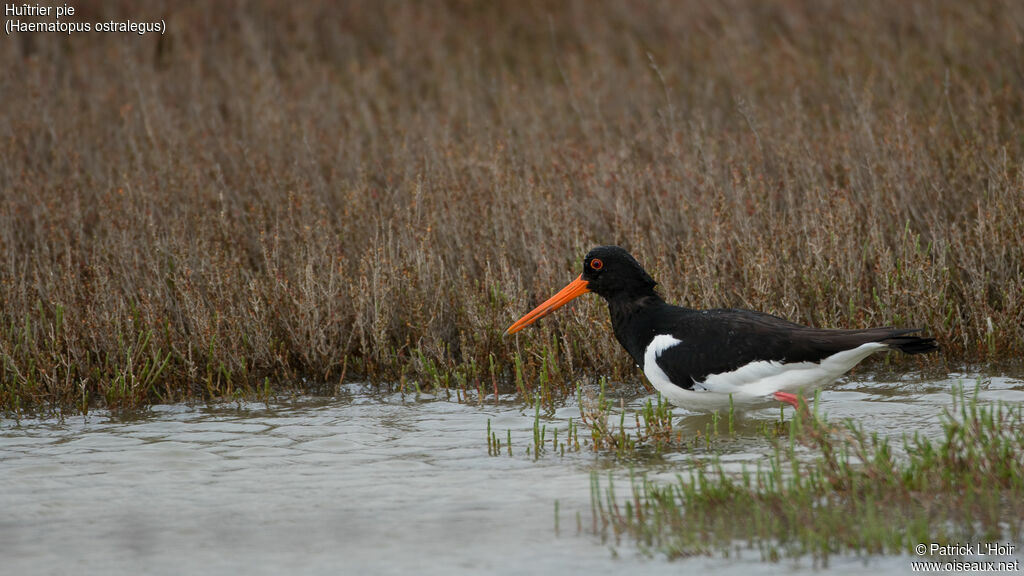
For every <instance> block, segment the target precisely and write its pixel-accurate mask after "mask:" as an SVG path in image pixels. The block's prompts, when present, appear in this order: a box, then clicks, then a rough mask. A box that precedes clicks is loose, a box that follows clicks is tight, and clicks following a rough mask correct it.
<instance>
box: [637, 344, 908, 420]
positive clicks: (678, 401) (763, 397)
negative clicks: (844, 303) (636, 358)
mask: <svg viewBox="0 0 1024 576" xmlns="http://www.w3.org/2000/svg"><path fill="white" fill-rule="evenodd" d="M680 343H681V341H680V340H678V339H676V338H675V337H673V336H671V335H668V334H659V335H658V336H655V337H654V339H653V340H651V343H650V344H649V345H648V346H647V349H646V350H645V351H644V365H643V371H644V375H645V376H647V379H648V380H649V381H650V382H651V384H652V385H653V386H654V387H655V388H656V389H657V390H658V392H661V394H662V395H663V396H664V397H665V398H666V399H667V400H668V401H669V402H671V403H673V404H675V405H676V406H680V407H682V408H688V409H692V410H718V409H721V408H727V407H728V406H729V398H730V396H731V397H732V403H733V405H734V406H736V407H745V406H751V405H755V404H763V403H768V402H772V401H774V400H773V399H772V394H774V393H775V392H790V393H797V392H803V391H806V390H810V389H814V388H817V387H819V386H824V385H826V384H831V383H832V382H834V381H835V380H836V379H838V378H839V377H840V376H842V375H843V374H845V373H846V372H847V371H849V370H850V369H851V368H853V367H854V366H856V365H857V363H858V362H860V361H861V360H863V359H864V358H867V357H868V356H870V355H871V354H873V353H875V352H878V351H880V350H884V349H886V348H888V346H886V345H885V344H881V343H878V342H869V343H867V344H862V345H860V346H858V347H857V348H853V349H851V350H844V351H842V352H837V353H835V354H833V355H831V356H829V357H827V358H825V359H823V360H822V361H821V362H791V363H782V362H777V361H768V360H759V361H757V362H751V363H750V364H746V365H744V366H741V367H739V368H737V369H736V370H733V371H731V372H723V373H720V374H710V375H708V377H707V378H705V380H704V381H703V382H694V383H693V388H692V389H690V390H687V389H685V388H681V387H679V386H676V385H675V384H673V383H672V381H671V380H669V378H668V375H667V374H665V371H664V370H662V369H661V366H659V365H658V362H657V360H658V358H659V357H661V355H662V354H663V353H664V352H665V350H668V349H669V348H671V347H673V346H676V345H678V344H680Z"/></svg>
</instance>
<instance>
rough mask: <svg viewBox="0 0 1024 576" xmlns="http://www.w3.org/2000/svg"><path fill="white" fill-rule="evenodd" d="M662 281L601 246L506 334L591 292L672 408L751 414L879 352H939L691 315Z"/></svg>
mask: <svg viewBox="0 0 1024 576" xmlns="http://www.w3.org/2000/svg"><path fill="white" fill-rule="evenodd" d="M655 285H656V282H655V281H654V279H653V278H651V277H650V275H648V274H647V272H646V271H645V270H644V269H643V267H642V266H641V265H640V263H639V262H637V261H636V259H635V258H633V256H632V255H630V254H629V253H628V252H626V251H625V250H623V249H622V248H619V247H618V246H599V247H597V248H594V249H593V250H591V251H590V252H589V253H588V254H587V256H586V258H584V259H583V273H582V274H580V276H579V277H578V278H577V279H576V280H573V281H572V282H571V283H569V285H568V286H566V287H565V288H563V289H562V290H560V291H559V292H558V293H557V294H555V295H554V296H552V297H551V298H550V299H548V300H547V301H545V302H544V303H543V304H541V305H540V306H538V307H537V308H535V309H534V310H532V311H531V312H530V313H528V314H526V315H525V316H523V317H522V318H520V319H519V320H518V321H517V322H516V323H515V324H513V325H512V326H510V327H509V328H508V330H506V331H505V333H506V334H513V333H515V332H518V331H519V330H522V329H523V328H524V327H526V326H527V325H529V324H532V323H533V322H535V321H537V320H538V319H540V318H543V317H544V316H546V315H548V314H550V313H551V312H553V311H554V310H556V309H557V308H559V307H561V306H563V305H564V304H566V303H567V302H569V301H570V300H572V299H573V298H576V297H577V296H580V295H582V294H585V293H587V292H594V293H596V294H597V295H598V296H600V297H602V298H604V299H605V301H606V302H607V303H608V311H609V312H610V313H611V319H612V328H613V329H614V330H615V337H616V338H617V339H618V341H619V343H620V344H622V347H623V348H625V349H626V351H627V352H629V355H630V356H632V357H633V360H634V361H635V362H636V365H637V367H638V368H640V369H641V370H643V372H644V375H646V376H647V379H648V380H649V381H650V382H651V384H652V385H653V386H654V387H655V388H656V389H657V390H658V391H659V392H661V394H662V395H663V396H664V397H665V398H666V399H667V400H668V401H669V402H671V403H673V404H675V405H677V406H680V407H683V408H687V409H693V410H717V409H720V408H724V407H728V406H729V405H730V398H731V402H732V403H733V405H734V406H736V407H752V406H755V405H758V404H763V403H766V402H771V401H772V400H778V401H781V402H786V403H789V404H792V405H793V406H798V402H797V396H796V394H797V393H801V392H808V391H811V390H813V389H815V388H817V387H820V386H824V385H827V384H831V383H832V382H834V381H835V380H837V379H838V378H839V377H841V376H842V375H843V374H845V373H846V372H848V371H849V370H850V369H851V368H853V367H854V366H856V365H857V363H859V362H860V361H861V360H863V359H865V358H867V357H868V356H870V355H871V354H874V353H875V352H881V351H884V350H899V351H901V352H904V353H906V354H923V353H926V352H932V351H934V350H937V349H938V345H937V344H936V343H935V339H934V338H923V337H919V336H911V335H910V334H912V333H914V332H919V331H920V330H919V329H898V328H891V327H884V328H868V329H864V330H841V329H839V330H837V329H822V328H812V327H809V326H803V325H800V324H795V323H793V322H790V321H788V320H784V319H782V318H779V317H778V316H772V315H770V314H765V313H762V312H754V311H751V310H738V309H716V310H694V309H691V308H684V307H680V306H672V305H670V304H667V303H666V302H665V300H664V299H662V297H661V296H660V295H659V294H658V293H657V292H655V290H654V286H655Z"/></svg>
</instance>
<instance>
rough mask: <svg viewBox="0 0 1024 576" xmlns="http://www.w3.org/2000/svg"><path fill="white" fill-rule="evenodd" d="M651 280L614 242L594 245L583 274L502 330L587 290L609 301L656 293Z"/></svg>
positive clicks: (531, 319)
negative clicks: (610, 244)
mask: <svg viewBox="0 0 1024 576" xmlns="http://www.w3.org/2000/svg"><path fill="white" fill-rule="evenodd" d="M655 284H656V282H655V281H654V279H653V278H651V277H650V276H649V275H648V274H647V272H646V271H644V268H643V266H641V265H640V263H639V262H637V261H636V258H633V257H632V256H630V255H629V252H626V251H625V250H623V249H622V248H619V247H618V246H598V247H597V248H594V249H593V250H591V251H590V252H589V253H588V254H587V257H586V258H584V259H583V274H580V277H579V278H577V279H575V280H573V281H572V282H570V283H569V284H568V285H567V286H566V287H565V288H562V289H561V290H559V291H558V293H557V294H555V295H554V296H552V297H551V298H548V299H547V300H545V301H544V302H543V303H542V304H541V305H540V306H537V307H536V308H534V309H533V310H531V311H530V312H529V313H527V314H526V316H523V317H522V318H520V319H519V320H517V321H516V322H515V323H514V324H512V325H511V326H509V328H508V330H505V333H506V334H515V333H516V332H518V331H520V330H522V329H523V328H525V327H526V326H529V325H530V324H533V323H534V322H536V321H537V320H539V319H541V318H543V317H545V316H547V315H548V314H550V313H552V312H554V311H555V310H557V309H558V308H560V307H562V306H564V305H565V304H567V303H568V302H569V301H570V300H572V299H573V298H576V297H577V296H580V295H582V294H586V293H587V292H594V293H596V294H597V295H598V296H601V297H602V298H604V299H605V300H607V301H608V303H609V305H612V302H613V301H617V302H622V301H623V300H633V301H644V300H646V299H647V298H648V297H651V296H654V297H657V295H656V294H655V293H654V285H655Z"/></svg>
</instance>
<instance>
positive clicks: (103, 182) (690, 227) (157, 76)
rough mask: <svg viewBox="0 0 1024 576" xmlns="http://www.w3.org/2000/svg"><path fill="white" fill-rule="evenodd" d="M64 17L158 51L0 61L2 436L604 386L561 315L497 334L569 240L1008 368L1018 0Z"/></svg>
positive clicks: (595, 316)
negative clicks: (94, 414)
mask: <svg viewBox="0 0 1024 576" xmlns="http://www.w3.org/2000/svg"><path fill="white" fill-rule="evenodd" d="M76 7H77V9H78V16H79V18H81V19H82V20H111V19H113V20H124V19H128V18H131V19H136V20H144V19H147V18H165V19H166V20H167V24H168V27H169V30H170V31H169V32H168V33H167V35H165V36H156V35H146V36H143V37H139V36H135V35H117V34H91V35H84V34H82V35H72V36H64V35H43V34H37V35H20V36H19V35H15V36H11V37H5V38H4V40H3V41H0V93H2V94H3V111H2V114H0V406H2V407H3V408H4V409H6V410H11V409H13V410H20V409H28V408H32V407H36V408H40V407H42V408H45V407H61V408H67V407H78V408H79V409H83V410H84V409H88V407H89V406H90V405H92V404H96V403H101V404H105V405H106V406H108V407H110V408H114V409H117V408H122V407H124V408H130V407H134V406H141V405H145V404H147V403H150V402H154V401H175V400H179V399H186V398H197V397H225V396H226V397H231V396H233V395H235V394H256V393H262V390H264V388H265V384H266V383H267V382H268V379H269V381H270V382H271V383H272V384H273V385H274V386H303V385H304V384H303V382H305V383H308V385H311V386H317V385H322V384H324V383H332V382H338V381H343V380H357V379H358V380H370V381H377V382H379V381H388V382H399V381H401V382H403V383H405V384H407V385H408V386H409V388H410V389H412V388H414V387H416V386H418V387H420V388H438V387H447V389H457V390H460V394H461V391H462V390H469V389H477V388H484V387H487V386H488V385H490V387H491V388H492V389H493V388H501V390H502V392H507V391H510V390H513V389H514V390H515V391H517V392H518V393H519V394H520V395H521V396H522V397H523V398H524V399H532V398H533V397H534V396H535V395H536V394H538V393H540V394H541V395H542V396H550V397H552V398H557V397H559V396H561V397H565V396H568V395H571V394H573V393H574V390H575V385H576V384H575V381H574V377H575V376H577V375H579V374H587V375H596V374H600V375H605V376H606V377H608V378H610V379H612V380H613V381H616V382H623V381H627V382H628V381H632V380H634V379H636V378H637V375H636V373H635V371H634V370H633V368H632V366H631V364H630V363H629V362H628V358H627V357H626V355H625V354H624V353H623V352H622V351H621V350H620V349H619V347H618V345H617V343H616V342H615V341H614V339H613V338H612V337H611V336H610V335H609V334H608V320H607V313H606V312H605V310H604V307H603V306H602V305H601V303H600V302H598V301H597V299H596V298H587V299H581V301H580V302H579V303H578V304H577V305H575V306H573V307H570V308H569V309H567V310H565V311H561V312H560V313H559V314H557V315H554V316H552V317H550V318H547V319H545V320H543V321H542V322H541V323H540V324H539V325H538V326H536V327H532V328H531V329H530V330H529V331H525V332H523V333H521V334H520V335H517V336H515V337H514V338H503V337H502V331H503V330H504V329H505V328H506V327H507V326H508V325H510V324H511V323H512V321H514V320H515V319H516V318H517V317H518V316H519V315H520V314H522V313H523V312H525V311H527V310H529V309H530V308H532V307H533V306H534V305H535V304H536V303H537V302H539V301H540V300H542V299H543V298H546V297H547V296H549V295H550V294H551V292H552V291H553V290H556V289H557V288H559V287H561V286H562V285H563V284H564V283H565V282H567V281H568V280H570V279H571V278H573V277H575V275H577V274H578V273H579V262H580V258H581V256H582V255H583V254H584V253H585V252H586V251H587V249H589V248H590V247H592V246H593V245H596V244H602V243H615V244H619V245H622V246H624V247H626V248H628V249H629V250H631V251H632V252H633V253H635V254H636V255H637V256H638V257H639V258H640V259H641V260H642V261H643V262H644V264H645V265H646V266H647V268H648V269H649V270H650V272H651V273H652V274H653V275H654V277H655V278H657V279H659V280H660V281H661V282H662V287H663V290H664V292H665V294H666V295H667V296H668V298H669V300H671V301H674V302H678V303H682V304H686V305H689V306H693V307H721V306H739V307H746V308H753V309H759V310H764V311H767V312H772V313H776V314H779V315H782V316H784V317H787V318H789V319H791V320H794V321H798V322H804V323H809V324H814V325H818V326H824V327H837V326H848V327H864V326H869V325H880V324H895V325H901V326H921V327H924V328H926V330H927V332H928V333H929V334H930V335H934V336H936V337H937V338H938V340H939V341H940V343H941V344H942V347H943V355H944V358H946V359H949V360H951V361H954V362H957V363H959V362H970V361H990V360H999V359H1010V358H1019V357H1020V356H1021V354H1022V352H1024V328H1022V325H1024V321H1022V319H1024V274H1022V273H1021V268H1020V266H1021V262H1024V248H1022V242H1021V238H1022V237H1024V202H1022V192H1021V191H1022V189H1024V154H1022V146H1024V138H1022V136H1021V135H1022V134H1024V126H1022V125H1021V124H1022V123H1021V119H1022V116H1024V106H1022V104H1021V94H1024V73H1022V72H1021V71H1022V70H1024V51H1022V50H1020V38H1021V37H1022V24H1021V23H1022V22H1024V6H1022V5H1021V3H1018V2H991V3H975V2H959V1H956V0H948V1H945V0H939V1H935V2H927V3H923V2H900V3H895V4H894V3H891V2H881V1H878V2H857V3H846V2H826V3H821V2H817V1H806V2H800V1H798V2H761V1H750V2H746V1H738V2H731V3H726V4H719V3H705V2H682V3H679V2H644V3H640V4H636V5H632V4H630V3H626V4H622V3H619V2H607V3H604V2H597V3H587V6H586V8H585V9H583V8H581V5H579V4H575V3H545V2H484V3H474V2H469V3H466V2H455V1H452V2H443V1H439V2H427V3H397V4H390V5H386V6H382V5H380V4H379V3H377V2H370V1H361V0H357V1H353V2H344V3H329V2H323V3H319V2H301V3H296V2H292V3H284V2H265V3H254V2H231V1H227V2H217V3H214V4H210V3H206V2H176V3H173V4H168V3H163V2H160V3H147V2H142V3H137V2H106V1H88V0H84V1H82V2H79V3H78V4H77V5H76ZM925 361H926V362H927V361H931V362H937V363H939V364H941V362H942V360H941V359H940V358H936V359H934V360H925ZM915 362H916V360H915ZM940 367H941V366H940Z"/></svg>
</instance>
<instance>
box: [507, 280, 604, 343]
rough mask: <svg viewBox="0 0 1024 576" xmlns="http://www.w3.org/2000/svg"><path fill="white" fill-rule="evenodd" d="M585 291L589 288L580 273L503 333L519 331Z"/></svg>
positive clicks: (588, 290)
mask: <svg viewBox="0 0 1024 576" xmlns="http://www.w3.org/2000/svg"><path fill="white" fill-rule="evenodd" d="M587 292H590V289H588V288H587V281H586V280H584V279H583V275H582V274H580V276H579V278H576V279H575V280H573V281H572V282H569V285H568V286H566V287H565V288H562V289H561V290H559V291H558V294H555V295H554V296H552V297H551V298H548V299H547V300H545V301H544V303H543V304H541V305H540V306H537V307H536V308H534V309H533V310H530V312H529V313H528V314H527V315H526V316H523V317H522V318H520V319H519V320H516V323H515V324H513V325H511V326H509V327H508V330H505V334H515V333H516V332H519V331H520V330H522V329H523V328H526V327H527V326H529V325H530V324H533V323H534V322H536V321H537V320H540V319H541V318H543V317H545V316H547V315H548V314H551V313H552V312H554V311H555V310H558V309H559V308H561V307H562V306H565V305H566V304H567V303H568V302H569V301H570V300H572V299H573V298H575V297H577V296H579V295H580V294H586V293H587Z"/></svg>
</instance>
